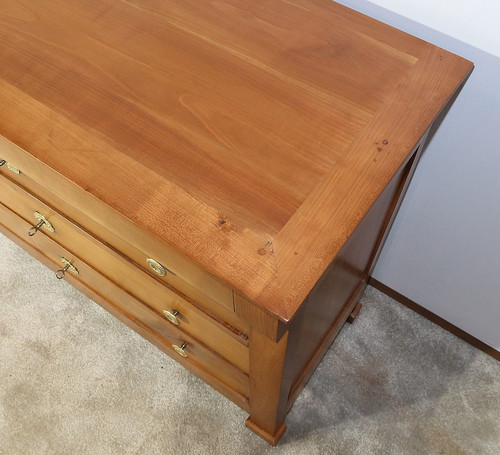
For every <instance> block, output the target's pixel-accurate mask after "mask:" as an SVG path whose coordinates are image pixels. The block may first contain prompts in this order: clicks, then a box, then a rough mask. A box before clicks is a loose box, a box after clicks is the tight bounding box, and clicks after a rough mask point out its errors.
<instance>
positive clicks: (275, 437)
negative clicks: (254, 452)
mask: <svg viewBox="0 0 500 455" xmlns="http://www.w3.org/2000/svg"><path fill="white" fill-rule="evenodd" d="M245 425H246V426H247V428H250V430H252V431H253V432H254V433H255V434H256V435H258V436H260V437H261V438H262V439H264V441H266V442H268V443H269V444H271V445H272V446H273V447H274V446H275V445H276V444H277V443H278V441H279V440H280V439H281V436H283V433H284V432H285V430H286V425H285V424H284V423H282V424H281V425H280V426H279V427H278V429H277V430H276V433H274V434H271V433H268V432H267V431H265V430H263V429H262V428H261V427H259V426H258V425H257V424H255V423H253V422H252V421H251V420H250V417H249V418H248V419H247V420H246V422H245Z"/></svg>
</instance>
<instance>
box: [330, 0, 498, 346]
mask: <svg viewBox="0 0 500 455" xmlns="http://www.w3.org/2000/svg"><path fill="white" fill-rule="evenodd" d="M339 3H342V4H344V5H346V6H349V7H350V8H353V9H356V10H358V11H360V12H363V13H365V14H368V15H369V16H372V17H374V18H376V19H379V20H381V21H383V22H386V23H388V24H390V25H393V26H395V27H397V28H399V29H402V30H405V31H407V32H409V33H411V34H413V35H415V36H418V37H420V38H422V39H425V40H426V41H429V42H432V43H434V44H436V45H438V46H441V47H443V48H445V49H448V50H450V51H452V52H455V53H456V54H459V55H461V56H463V57H465V58H468V59H469V60H472V61H473V62H474V63H475V65H476V68H475V70H474V72H473V74H472V76H471V78H470V79H469V81H468V82H467V84H466V85H465V87H464V89H463V90H462V92H461V93H460V95H459V96H458V98H457V99H456V101H455V102H454V104H453V106H452V108H451V109H450V111H449V112H448V114H447V116H446V117H445V119H444V121H443V122H442V123H441V125H440V126H439V129H438V130H437V132H436V134H435V135H434V136H433V138H432V140H431V141H430V143H429V144H428V146H427V148H426V150H425V152H424V155H423V157H422V161H421V163H420V165H419V168H418V169H417V172H416V174H415V177H414V179H413V181H412V184H411V185H410V189H409V191H408V194H407V196H406V198H405V201H404V202H403V205H402V207H401V210H400V212H399V214H398V216H397V218H396V221H395V223H394V226H393V228H392V230H391V233H390V235H389V237H388V240H387V243H386V244H385V247H384V249H383V251H382V254H381V256H380V259H379V261H378V263H377V266H376V268H375V271H374V273H373V276H374V278H376V279H377V280H379V281H381V282H382V283H384V284H386V285H387V286H389V287H391V288H392V289H394V290H396V291H398V292H399V293H401V294H403V295H405V296H406V297H408V298H410V299H412V300H414V301H415V302H417V303H419V304H420V305H422V306H423V307H425V308H427V309H429V310H430V311H432V312H433V313H435V314H437V315H439V316H441V317H442V318H444V319H446V320H448V321H450V322H451V323H453V324H455V325H456V326H458V327H460V328H461V329H463V330H465V331H466V332H468V333H470V334H471V335H473V336H475V337H476V338H478V339H480V340H482V341H483V342H485V343H487V344H488V345H490V346H492V347H493V348H495V349H497V350H500V328H499V325H500V278H499V277H498V273H499V272H500V178H499V174H500V153H499V152H500V58H498V57H496V56H494V55H492V54H489V53H487V52H485V51H483V50H481V49H479V48H477V47H473V46H471V45H470V44H467V43H465V42H462V41H460V40H458V39H456V38H452V37H450V36H448V35H445V34H443V33H440V32H439V31H436V30H433V29H431V28H429V27H426V26H424V25H422V24H419V23H417V22H414V21H411V20H410V19H408V18H405V17H403V16H399V15H397V14H395V13H393V12H391V11H389V10H386V9H383V8H381V7H379V6H377V5H374V4H373V3H370V2H367V1H363V0H358V1H354V0H341V1H339ZM471 4H472V2H471ZM457 31H458V33H459V32H460V30H457ZM496 33H500V26H499V31H496ZM455 36H456V35H455Z"/></svg>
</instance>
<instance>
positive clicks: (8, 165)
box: [0, 160, 21, 174]
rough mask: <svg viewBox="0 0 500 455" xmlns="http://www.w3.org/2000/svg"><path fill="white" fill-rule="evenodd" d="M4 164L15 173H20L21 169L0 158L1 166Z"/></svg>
mask: <svg viewBox="0 0 500 455" xmlns="http://www.w3.org/2000/svg"><path fill="white" fill-rule="evenodd" d="M4 164H5V165H6V166H7V169H9V171H12V172H15V173H16V174H20V173H21V171H20V170H19V169H18V168H17V167H16V166H13V165H12V164H10V163H9V162H8V161H5V160H0V166H3V165H4Z"/></svg>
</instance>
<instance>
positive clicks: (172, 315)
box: [163, 310, 180, 325]
mask: <svg viewBox="0 0 500 455" xmlns="http://www.w3.org/2000/svg"><path fill="white" fill-rule="evenodd" d="M163 314H164V316H165V317H166V318H167V319H168V321H169V322H171V323H172V324H174V325H179V323H180V321H179V319H178V318H177V316H178V315H179V312H178V311H177V310H172V311H168V310H163Z"/></svg>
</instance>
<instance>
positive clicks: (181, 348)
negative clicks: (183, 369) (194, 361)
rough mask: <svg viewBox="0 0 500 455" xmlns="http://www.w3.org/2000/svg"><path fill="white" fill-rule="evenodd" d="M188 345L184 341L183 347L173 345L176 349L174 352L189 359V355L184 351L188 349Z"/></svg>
mask: <svg viewBox="0 0 500 455" xmlns="http://www.w3.org/2000/svg"><path fill="white" fill-rule="evenodd" d="M186 346H187V343H186V342H185V341H184V343H182V345H181V346H177V345H176V344H173V345H172V347H173V348H174V351H175V352H177V354H179V355H180V356H182V357H187V356H188V355H187V354H186V352H185V351H184V349H186Z"/></svg>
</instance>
